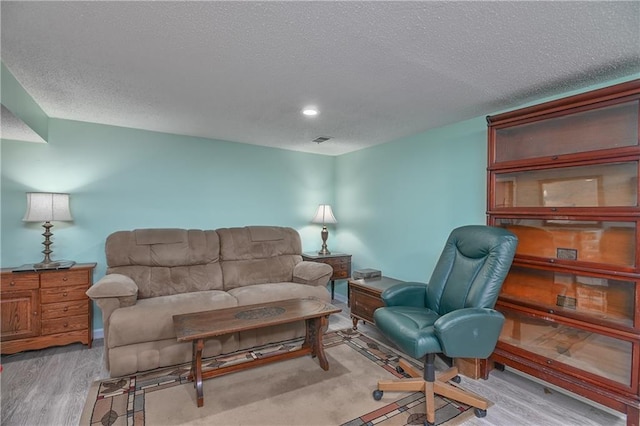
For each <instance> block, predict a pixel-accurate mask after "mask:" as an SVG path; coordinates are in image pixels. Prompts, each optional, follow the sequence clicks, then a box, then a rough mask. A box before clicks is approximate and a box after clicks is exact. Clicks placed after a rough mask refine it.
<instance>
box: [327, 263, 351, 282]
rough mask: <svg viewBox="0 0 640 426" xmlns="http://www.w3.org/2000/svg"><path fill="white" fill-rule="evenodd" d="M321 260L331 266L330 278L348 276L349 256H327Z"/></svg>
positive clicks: (349, 272)
mask: <svg viewBox="0 0 640 426" xmlns="http://www.w3.org/2000/svg"><path fill="white" fill-rule="evenodd" d="M322 262H323V263H326V264H327V265H329V266H331V267H332V268H333V275H331V279H332V280H337V279H341V278H349V276H350V275H351V258H327V259H323V260H322Z"/></svg>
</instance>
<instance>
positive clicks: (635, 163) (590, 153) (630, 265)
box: [487, 80, 640, 426]
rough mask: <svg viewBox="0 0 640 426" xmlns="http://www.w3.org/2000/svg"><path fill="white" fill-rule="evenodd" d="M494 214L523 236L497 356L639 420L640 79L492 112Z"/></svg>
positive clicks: (506, 290) (493, 220)
mask: <svg viewBox="0 0 640 426" xmlns="http://www.w3.org/2000/svg"><path fill="white" fill-rule="evenodd" d="M487 121H488V123H489V129H488V131H489V134H488V139H489V140H488V147H489V167H488V170H489V173H488V185H487V188H488V198H487V208H488V222H489V224H490V225H494V226H500V227H503V228H506V229H509V230H511V231H512V232H513V233H515V234H516V235H517V236H518V240H519V243H518V249H517V252H516V256H515V259H514V262H513V266H512V268H511V270H510V272H509V275H508V276H507V278H506V280H505V282H504V285H503V287H502V291H501V293H500V297H499V299H498V302H497V304H496V309H497V310H499V311H500V312H502V313H503V314H504V316H505V318H506V322H505V325H504V327H503V329H502V334H501V336H500V340H499V342H498V345H497V346H496V349H495V352H494V353H493V355H492V357H491V359H492V360H493V361H494V362H496V363H498V365H507V366H510V367H512V368H515V369H518V370H521V371H524V372H525V373H528V374H530V375H532V376H535V377H538V378H540V379H542V380H545V381H547V382H551V383H553V384H556V385H558V386H561V387H563V388H565V389H567V390H569V391H571V392H575V393H577V394H579V395H582V396H584V397H587V398H590V399H592V400H594V401H597V402H599V403H601V404H604V405H606V406H608V407H611V408H613V409H616V410H618V411H621V412H623V413H626V415H627V424H628V425H636V426H637V425H638V423H639V422H640V309H639V306H640V246H639V242H640V203H639V194H640V186H639V184H638V175H639V170H640V145H639V134H640V131H639V123H640V80H635V81H631V82H628V83H623V84H619V85H616V86H612V87H608V88H604V89H599V90H596V91H592V92H588V93H583V94H580V95H576V96H572V97H569V98H565V99H559V100H556V101H551V102H548V103H545V104H541V105H536V106H532V107H528V108H524V109H521V110H517V111H512V112H508V113H504V114H500V115H497V116H492V117H488V118H487Z"/></svg>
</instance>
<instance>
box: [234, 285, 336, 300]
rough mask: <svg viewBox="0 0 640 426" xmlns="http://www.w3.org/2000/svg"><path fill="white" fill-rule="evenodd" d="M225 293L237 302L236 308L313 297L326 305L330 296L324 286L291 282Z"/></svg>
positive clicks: (241, 288)
mask: <svg viewBox="0 0 640 426" xmlns="http://www.w3.org/2000/svg"><path fill="white" fill-rule="evenodd" d="M227 293H229V294H230V295H232V296H233V297H235V298H236V299H237V300H238V306H244V305H253V304H256V303H266V302H276V301H278V300H287V299H299V298H306V297H315V298H317V299H320V300H322V301H324V302H327V303H330V302H331V295H330V294H329V292H328V291H327V289H326V288H325V287H324V286H309V285H306V284H298V283H292V282H279V283H268V284H255V285H251V286H247V287H237V288H234V289H231V290H229V291H228V292H227Z"/></svg>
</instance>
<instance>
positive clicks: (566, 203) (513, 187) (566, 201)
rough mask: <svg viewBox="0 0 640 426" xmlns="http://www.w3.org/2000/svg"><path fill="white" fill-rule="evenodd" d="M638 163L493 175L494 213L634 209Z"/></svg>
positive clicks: (630, 162) (636, 193) (636, 197)
mask: <svg viewBox="0 0 640 426" xmlns="http://www.w3.org/2000/svg"><path fill="white" fill-rule="evenodd" d="M637 185H638V161H629V162H619V163H604V164H596V165H590V166H577V167H563V168H554V169H544V170H526V171H518V172H506V173H496V174H495V196H494V199H493V200H492V203H493V205H492V208H493V209H501V208H522V207H547V208H549V209H548V210H550V211H553V209H555V210H558V208H567V207H568V208H576V207H578V208H580V207H589V208H593V207H637V206H638V190H637Z"/></svg>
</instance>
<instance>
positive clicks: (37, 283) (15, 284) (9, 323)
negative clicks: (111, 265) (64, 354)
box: [0, 263, 96, 354]
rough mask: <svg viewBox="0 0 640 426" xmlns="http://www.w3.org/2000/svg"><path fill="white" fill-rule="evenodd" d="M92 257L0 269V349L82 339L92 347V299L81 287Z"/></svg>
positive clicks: (90, 271) (91, 267)
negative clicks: (45, 266) (60, 265)
mask: <svg viewBox="0 0 640 426" xmlns="http://www.w3.org/2000/svg"><path fill="white" fill-rule="evenodd" d="M95 266H96V264H95V263H85V264H77V265H74V266H73V267H71V268H69V269H60V270H48V271H37V272H12V268H6V269H2V270H1V272H0V289H1V294H0V312H1V315H2V326H1V333H0V341H1V350H2V353H3V354H11V353H16V352H22V351H26V350H33V349H43V348H47V347H50V346H59V345H67V344H69V343H75V342H80V343H83V344H85V345H88V346H89V347H91V344H92V341H93V333H92V304H91V300H90V299H89V298H88V297H87V295H86V294H85V292H86V291H87V289H88V288H89V287H90V286H91V284H92V282H93V270H94V268H95Z"/></svg>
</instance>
